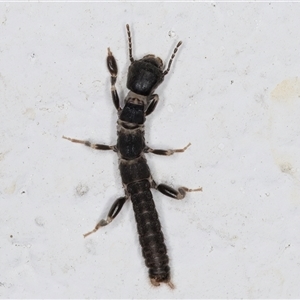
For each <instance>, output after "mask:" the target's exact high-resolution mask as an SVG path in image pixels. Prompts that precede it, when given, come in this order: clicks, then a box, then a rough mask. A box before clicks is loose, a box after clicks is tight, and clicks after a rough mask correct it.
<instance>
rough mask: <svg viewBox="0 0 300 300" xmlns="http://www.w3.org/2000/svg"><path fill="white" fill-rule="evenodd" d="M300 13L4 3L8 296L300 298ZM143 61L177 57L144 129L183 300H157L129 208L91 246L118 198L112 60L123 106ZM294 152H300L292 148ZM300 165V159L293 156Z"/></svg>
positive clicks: (1, 63)
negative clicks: (174, 151) (133, 63)
mask: <svg viewBox="0 0 300 300" xmlns="http://www.w3.org/2000/svg"><path fill="white" fill-rule="evenodd" d="M299 14H300V6H299V3H288V4H285V3H250V4H245V3H229V4H228V3H227V4H226V3H52V4H50V3H12V4H5V3H1V4H0V20H1V23H0V24H1V44H0V50H1V51H0V85H1V88H0V92H1V100H0V101H1V111H0V122H1V127H0V134H1V146H0V163H1V164H0V176H1V180H0V188H1V190H0V193H1V194H0V197H1V209H0V214H1V218H0V239H1V241H0V245H1V247H0V266H1V272H0V273H1V274H0V296H1V298H3V297H4V298H8V297H9V298H19V297H23V298H24V297H28V298H33V297H35V298H46V297H48V298H49V297H50V298H75V297H77V298H195V297H197V298H218V297H224V298H233V297H238V298H252V297H255V298H258V297H259V298H280V297H284V298H290V297H294V298H295V297H298V298H299V297H300V285H299V275H300V237H299V235H300V234H299V228H300V217H299V205H300V186H299V183H300V180H299V179H300V175H299V173H300V162H299V146H300V141H299V133H300V126H299V125H300V123H299V115H300V99H299V96H300V79H299V78H298V76H299V72H300V71H299V66H300V55H299V41H300V31H299V28H300V18H299ZM126 23H129V24H130V25H131V30H132V35H133V53H134V57H135V58H140V57H141V56H143V55H145V54H147V53H154V54H156V55H158V56H160V57H161V58H162V59H163V60H164V61H165V62H167V60H168V59H169V57H170V55H171V53H172V50H173V48H174V46H175V44H176V43H177V42H178V41H179V40H182V41H183V43H184V44H183V46H182V47H181V48H180V51H179V53H178V55H177V57H176V59H175V62H174V64H173V66H172V70H171V72H170V74H169V75H168V76H167V78H166V80H165V82H164V83H163V84H162V85H161V86H160V88H159V89H158V90H157V92H158V94H159V95H160V100H161V101H160V103H159V105H158V107H157V109H156V111H155V112H154V113H153V114H152V115H151V116H150V117H149V118H148V120H147V123H146V130H147V133H146V138H147V141H148V143H149V145H151V146H152V147H154V148H178V147H183V146H185V145H186V144H187V143H188V142H191V143H192V146H191V147H190V148H189V149H188V150H187V151H186V152H185V153H184V154H178V155H174V156H173V157H157V156H153V155H152V156H151V155H148V157H149V165H150V167H151V170H152V173H153V176H154V178H155V180H156V181H157V182H164V183H170V184H172V185H174V186H176V187H177V186H180V185H187V186H189V187H198V186H199V185H200V186H202V187H203V192H202V193H191V194H189V195H188V196H187V197H186V199H184V201H175V200H172V199H169V198H167V197H165V196H163V195H161V194H159V193H158V192H155V191H154V192H153V195H154V199H155V201H156V203H157V209H158V211H159V215H160V219H161V222H162V225H163V230H164V233H165V237H166V243H167V246H168V249H169V255H170V259H171V262H170V265H171V268H172V277H173V283H174V284H175V285H176V289H175V290H173V291H172V290H170V289H169V288H168V287H167V286H162V287H160V288H153V287H151V286H150V284H149V281H148V276H147V270H146V268H145V266H144V262H143V259H142V257H141V253H140V247H139V244H138V237H137V234H136V228H135V221H134V219H133V212H132V208H131V203H127V204H126V205H125V207H124V208H123V210H122V212H121V213H120V215H119V216H118V217H117V218H116V219H115V221H114V222H113V223H112V224H110V225H109V226H107V227H106V228H103V229H101V230H100V231H99V232H97V233H96V234H94V235H91V236H90V237H88V238H86V239H83V236H82V234H83V233H85V232H87V231H89V230H91V229H92V228H93V227H94V225H95V223H96V222H97V221H98V220H99V219H100V218H103V217H105V215H106V213H107V211H108V209H109V207H110V205H111V203H112V201H114V200H115V199H116V198H117V197H119V196H122V195H123V190H122V187H121V181H120V177H119V173H118V167H117V157H116V155H114V153H109V152H101V151H95V150H94V151H93V150H92V149H89V148H87V147H84V146H81V145H77V144H72V143H70V142H68V141H66V140H63V139H62V138H61V136H62V135H66V136H70V137H77V138H88V139H90V140H91V141H97V142H99V143H107V144H113V143H114V142H115V140H116V133H115V122H116V118H117V116H116V112H115V110H114V107H113V104H112V101H111V98H110V90H109V89H110V87H109V73H108V71H107V69H106V65H105V59H106V55H107V47H110V48H111V50H112V52H113V54H114V55H115V57H116V58H117V61H118V66H119V78H118V83H117V88H118V90H119V94H120V97H121V98H123V97H124V96H125V95H126V93H127V90H126V72H127V68H128V64H129V62H128V51H127V40H126V31H125V24H126ZM297 149H298V150H297ZM297 153H298V154H297Z"/></svg>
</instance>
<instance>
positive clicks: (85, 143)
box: [63, 136, 117, 151]
mask: <svg viewBox="0 0 300 300" xmlns="http://www.w3.org/2000/svg"><path fill="white" fill-rule="evenodd" d="M63 139H66V140H69V141H71V142H73V143H78V144H83V145H85V146H88V147H91V148H93V149H97V150H113V151H117V150H116V147H115V146H108V145H103V144H92V143H91V142H89V141H83V140H77V139H72V138H69V137H66V136H63Z"/></svg>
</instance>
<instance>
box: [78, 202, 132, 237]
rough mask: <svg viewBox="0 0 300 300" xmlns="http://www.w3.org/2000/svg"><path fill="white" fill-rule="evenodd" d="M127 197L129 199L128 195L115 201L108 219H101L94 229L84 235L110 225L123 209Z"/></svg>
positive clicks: (85, 235)
mask: <svg viewBox="0 0 300 300" xmlns="http://www.w3.org/2000/svg"><path fill="white" fill-rule="evenodd" d="M127 199H128V197H120V198H118V199H117V200H116V201H115V202H114V204H113V205H112V207H111V208H110V210H109V212H108V215H107V217H106V219H102V220H100V221H99V222H98V223H97V225H96V226H95V228H94V229H93V230H92V231H90V232H88V233H86V234H84V235H83V236H84V237H87V236H88V235H90V234H92V233H94V232H96V231H97V230H98V229H99V228H101V227H103V226H106V225H108V224H109V223H110V222H111V221H112V220H113V219H114V218H115V217H116V216H117V215H118V213H119V212H120V211H121V209H122V207H123V205H124V203H125V201H126V200H127Z"/></svg>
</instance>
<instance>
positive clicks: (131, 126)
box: [63, 24, 202, 288]
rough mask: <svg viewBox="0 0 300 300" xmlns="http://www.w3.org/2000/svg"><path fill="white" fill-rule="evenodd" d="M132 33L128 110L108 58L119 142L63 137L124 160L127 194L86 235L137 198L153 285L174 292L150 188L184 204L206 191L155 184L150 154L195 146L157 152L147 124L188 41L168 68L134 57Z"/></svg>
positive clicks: (157, 61)
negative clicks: (150, 143)
mask: <svg viewBox="0 0 300 300" xmlns="http://www.w3.org/2000/svg"><path fill="white" fill-rule="evenodd" d="M126 29H127V36H128V43H129V60H130V66H129V69H128V76H127V88H128V89H129V93H128V95H127V96H126V98H125V100H124V106H123V108H121V106H120V100H119V96H118V92H117V90H116V86H115V84H116V80H117V74H118V67H117V63H116V60H115V58H114V56H113V54H112V52H111V51H110V48H108V56H107V67H108V70H109V72H110V75H111V95H112V100H113V103H114V105H115V107H116V109H117V111H118V115H119V119H118V122H117V132H118V139H117V144H116V145H113V146H108V145H103V144H92V143H90V142H89V141H87V140H78V139H74V138H69V137H65V136H63V138H64V139H67V140H69V141H71V142H73V143H79V144H84V145H85V146H88V147H91V148H93V149H97V150H112V151H114V152H117V154H118V157H119V169H120V173H121V177H122V183H123V188H124V191H125V196H123V197H120V198H118V199H117V200H116V201H115V202H114V203H113V205H112V206H111V208H110V210H109V212H108V215H107V217H106V219H103V220H101V221H100V222H98V223H97V225H96V226H95V228H94V229H93V230H92V231H90V232H88V233H86V234H84V237H86V236H88V235H90V234H91V233H93V232H96V231H97V230H98V229H99V228H101V227H103V226H106V225H108V224H109V223H110V222H112V220H113V219H114V218H115V217H116V216H117V215H118V214H119V212H120V211H121V209H122V207H123V205H124V203H125V202H126V200H128V199H131V202H132V205H133V210H134V214H135V219H136V223H137V230H138V234H139V241H140V244H141V247H142V253H143V256H144V259H145V264H146V266H147V267H148V269H149V277H150V281H151V283H152V284H153V285H154V286H158V285H160V283H161V282H164V283H167V284H168V285H169V286H170V287H171V288H174V285H173V283H172V282H171V276H170V267H169V265H168V263H169V258H168V255H167V248H166V246H165V243H164V236H163V233H162V230H161V225H160V222H159V219H158V214H157V211H156V209H155V204H154V201H153V197H152V193H151V191H150V189H151V188H152V189H156V190H158V191H160V192H161V193H163V194H165V195H166V196H169V197H171V198H175V199H178V200H181V199H183V198H184V197H185V195H186V193H187V192H192V191H202V188H197V189H189V188H186V187H180V188H178V189H177V190H175V189H174V188H172V187H170V186H168V185H166V184H157V183H156V182H155V181H154V179H153V177H152V175H151V173H150V169H149V167H148V165H147V161H146V158H145V153H153V154H158V155H167V156H169V155H172V154H174V153H177V152H184V151H185V150H186V149H187V148H188V147H189V146H190V144H188V145H187V146H186V147H184V148H182V149H173V150H161V149H152V148H150V147H149V146H147V145H146V143H145V137H144V123H145V120H146V116H148V115H150V114H151V113H152V112H153V111H154V110H155V108H156V106H157V103H158V100H159V97H158V95H157V94H154V91H155V89H156V88H157V87H158V86H159V85H160V84H161V83H162V82H163V80H164V77H165V76H166V75H167V74H168V73H169V71H170V68H171V65H172V62H173V59H174V57H175V54H176V52H177V51H178V48H179V47H180V45H181V44H182V42H179V43H178V44H177V46H176V47H175V49H174V50H173V54H172V56H171V58H170V60H169V63H168V65H167V68H166V69H165V70H164V66H163V62H162V60H161V59H160V58H159V57H156V56H154V55H152V54H148V55H146V56H144V57H143V58H141V59H139V60H135V59H134V58H133V56H132V42H131V33H130V28H129V25H128V24H127V25H126Z"/></svg>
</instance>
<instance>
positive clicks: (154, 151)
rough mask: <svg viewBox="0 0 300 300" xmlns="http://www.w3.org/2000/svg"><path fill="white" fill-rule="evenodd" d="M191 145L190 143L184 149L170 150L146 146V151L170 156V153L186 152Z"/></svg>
mask: <svg viewBox="0 0 300 300" xmlns="http://www.w3.org/2000/svg"><path fill="white" fill-rule="evenodd" d="M190 145H191V143H188V144H187V145H186V146H185V147H184V148H182V149H169V150H162V149H152V148H150V147H146V148H145V150H144V152H145V153H153V154H157V155H167V156H169V155H172V154H174V153H177V152H184V151H185V150H186V149H187V148H188V147H189V146H190Z"/></svg>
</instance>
